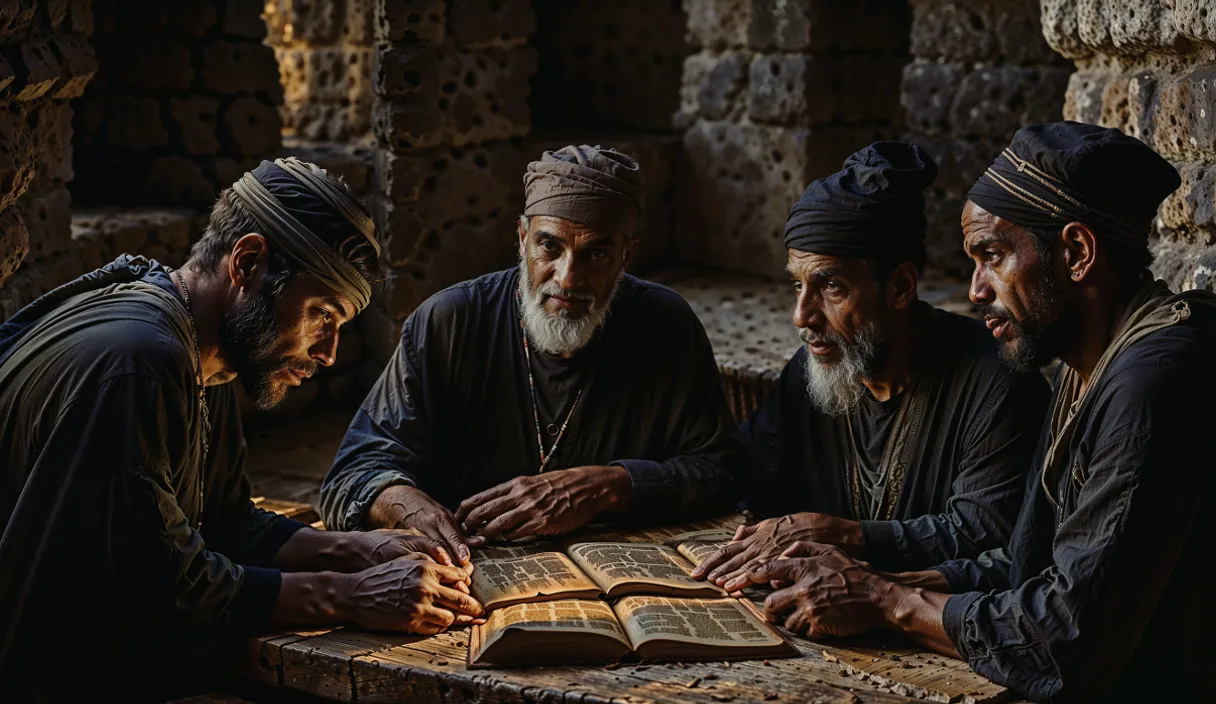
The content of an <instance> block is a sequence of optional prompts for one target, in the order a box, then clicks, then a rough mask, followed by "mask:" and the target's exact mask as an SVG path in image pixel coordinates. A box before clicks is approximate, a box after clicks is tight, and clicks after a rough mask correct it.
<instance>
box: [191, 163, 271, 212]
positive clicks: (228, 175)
mask: <svg viewBox="0 0 1216 704" xmlns="http://www.w3.org/2000/svg"><path fill="white" fill-rule="evenodd" d="M267 156H269V155H267ZM260 163H261V160H260V159H257V158H251V159H240V160H237V159H233V158H231V157H226V156H222V157H219V158H216V159H208V160H206V161H205V162H203V164H202V173H203V176H204V178H205V180H206V181H207V182H208V183H211V184H214V185H215V188H216V192H217V193H218V192H219V191H222V190H224V189H225V188H229V187H231V186H232V184H234V183H236V182H237V180H238V179H239V178H241V177H242V176H244V175H245V172H246V171H253V170H254V169H255V168H257V166H258V164H260ZM204 226H205V223H204Z"/></svg>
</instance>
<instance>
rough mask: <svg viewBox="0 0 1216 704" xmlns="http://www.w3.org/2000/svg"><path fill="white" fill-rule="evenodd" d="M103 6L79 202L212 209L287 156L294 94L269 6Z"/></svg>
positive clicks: (82, 138)
mask: <svg viewBox="0 0 1216 704" xmlns="http://www.w3.org/2000/svg"><path fill="white" fill-rule="evenodd" d="M94 9H95V12H96V17H95V21H94V26H95V34H94V38H93V45H94V47H96V49H97V55H98V62H99V64H100V66H101V69H100V70H99V71H98V74H97V79H96V80H95V81H94V83H93V87H92V89H91V90H90V91H89V92H88V93H87V94H86V95H85V96H84V98H83V99H82V100H80V101H79V104H78V106H77V107H76V118H75V122H74V126H75V130H76V135H75V139H74V142H75V146H76V160H75V167H76V181H75V182H74V184H73V191H74V193H75V194H76V195H77V196H78V197H84V196H87V197H88V198H89V199H90V200H91V201H93V202H96V203H102V204H107V205H109V204H141V205H142V204H153V203H156V204H171V205H185V206H190V207H195V208H199V209H206V208H210V207H211V204H212V203H214V201H215V197H216V195H217V194H218V193H219V191H220V190H221V189H222V188H225V187H227V186H229V185H231V184H232V182H233V181H235V180H236V179H237V178H239V177H240V175H241V174H243V173H244V172H245V171H247V170H249V169H250V168H251V167H253V166H256V165H257V163H258V161H260V160H261V159H262V158H265V157H266V156H268V155H270V154H272V153H274V152H276V151H277V150H278V149H279V147H280V145H281V139H280V129H281V122H280V119H279V113H278V109H277V106H278V105H279V104H280V103H281V102H282V100H283V96H282V86H281V85H280V83H279V67H278V64H277V63H276V62H275V59H274V52H273V51H272V50H271V48H270V47H268V46H266V45H265V44H263V40H265V38H266V23H265V22H263V20H262V18H261V17H260V15H259V13H260V11H261V9H262V5H261V3H257V2H249V0H191V1H190V2H163V0H140V1H126V0H124V1H122V2H118V1H115V0H96V2H95V3H94Z"/></svg>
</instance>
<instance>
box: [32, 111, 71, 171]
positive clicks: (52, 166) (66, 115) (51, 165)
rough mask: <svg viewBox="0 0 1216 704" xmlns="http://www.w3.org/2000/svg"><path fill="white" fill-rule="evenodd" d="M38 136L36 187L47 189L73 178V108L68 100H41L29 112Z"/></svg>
mask: <svg viewBox="0 0 1216 704" xmlns="http://www.w3.org/2000/svg"><path fill="white" fill-rule="evenodd" d="M30 121H31V123H32V126H33V128H34V131H35V133H36V134H37V135H38V162H37V174H36V175H35V180H34V182H35V186H36V188H38V190H46V189H51V188H55V187H59V186H63V185H64V184H66V183H68V182H69V181H71V180H72V176H73V173H72V107H71V105H70V104H69V103H67V102H54V101H43V102H42V103H41V104H40V105H39V106H38V107H37V109H35V110H33V111H32V112H31V113H30Z"/></svg>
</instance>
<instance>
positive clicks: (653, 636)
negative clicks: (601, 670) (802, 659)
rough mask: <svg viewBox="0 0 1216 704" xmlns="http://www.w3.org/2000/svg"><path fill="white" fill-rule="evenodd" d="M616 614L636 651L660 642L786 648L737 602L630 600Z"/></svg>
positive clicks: (711, 600) (775, 635) (666, 599)
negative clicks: (644, 645)
mask: <svg viewBox="0 0 1216 704" xmlns="http://www.w3.org/2000/svg"><path fill="white" fill-rule="evenodd" d="M613 610H614V611H615V612H616V615H617V618H619V619H620V621H621V623H622V624H624V626H625V632H626V633H628V634H629V638H630V640H631V641H632V642H633V644H634V647H635V648H636V647H640V646H641V645H642V644H643V643H645V642H646V641H649V640H658V639H661V640H673V641H681V642H685V643H700V644H707V645H716V646H735V647H738V646H744V647H752V646H756V647H766V646H780V645H782V644H784V641H783V640H782V638H781V636H779V635H777V633H776V631H774V630H773V629H772V627H771V626H769V625H768V624H766V623H764V622H763V621H761V620H760V619H759V618H758V617H757V616H756V615H755V614H754V613H753V612H752V611H750V610H748V609H747V608H746V607H745V606H743V604H741V603H739V600H738V599H676V598H671V597H661V596H627V597H624V598H622V599H621V600H620V601H618V602H617V603H616V606H614V607H613Z"/></svg>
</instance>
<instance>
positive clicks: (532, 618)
mask: <svg viewBox="0 0 1216 704" xmlns="http://www.w3.org/2000/svg"><path fill="white" fill-rule="evenodd" d="M475 628H477V629H479V638H478V641H479V643H480V648H479V652H470V654H469V655H470V661H476V660H478V659H480V658H481V656H482V654H483V653H485V651H487V650H489V649H490V647H491V646H493V645H494V644H495V643H496V642H497V641H499V640H500V639H502V637H503V636H504V635H505V634H506V633H507V632H508V631H509V630H512V629H515V630H522V631H549V632H554V631H558V632H562V631H566V632H569V631H583V632H591V633H594V634H596V635H600V636H607V637H609V638H612V639H614V640H616V641H618V642H620V643H621V644H623V645H624V648H625V650H626V651H628V650H630V649H631V647H630V645H629V637H628V636H626V635H625V630H624V629H623V628H622V627H621V624H620V622H619V621H617V618H616V614H615V613H613V611H612V607H610V606H608V604H606V603H604V602H602V601H599V600H591V599H559V600H557V601H542V602H535V603H526V604H515V605H513V606H506V607H503V608H501V609H498V610H496V611H491V612H490V615H489V617H488V618H487V619H486V622H485V623H484V624H482V625H480V626H475ZM530 637H532V636H530ZM534 638H535V639H536V640H535V643H536V644H540V641H541V639H543V636H539V635H537V636H534Z"/></svg>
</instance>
